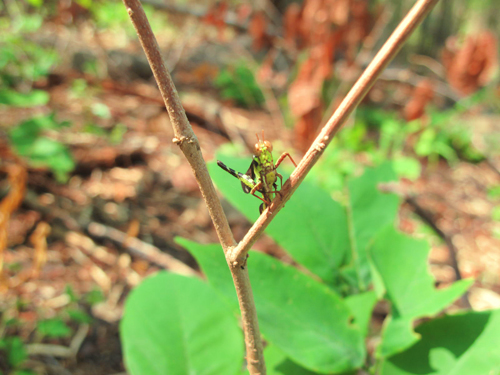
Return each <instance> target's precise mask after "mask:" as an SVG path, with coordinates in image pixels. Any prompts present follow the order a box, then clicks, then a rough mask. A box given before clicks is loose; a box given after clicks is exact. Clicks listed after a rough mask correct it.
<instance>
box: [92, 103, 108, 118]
mask: <svg viewBox="0 0 500 375" xmlns="http://www.w3.org/2000/svg"><path fill="white" fill-rule="evenodd" d="M91 109H92V113H93V114H94V115H96V116H97V117H100V118H103V119H109V118H111V111H110V110H109V107H108V106H107V105H106V104H104V103H93V104H92V107H91Z"/></svg>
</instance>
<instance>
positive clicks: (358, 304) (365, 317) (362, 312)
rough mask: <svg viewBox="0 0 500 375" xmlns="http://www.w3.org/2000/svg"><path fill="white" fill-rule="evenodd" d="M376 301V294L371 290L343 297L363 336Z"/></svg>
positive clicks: (366, 332)
mask: <svg viewBox="0 0 500 375" xmlns="http://www.w3.org/2000/svg"><path fill="white" fill-rule="evenodd" d="M376 302H377V295H376V294H375V292H374V291H372V290H370V291H369V292H365V293H360V294H353V295H351V296H349V297H346V298H345V303H346V304H347V306H349V309H350V310H351V312H352V313H353V315H354V323H355V324H356V325H357V326H358V327H359V328H360V330H361V334H362V335H363V336H366V335H367V334H368V327H369V325H370V319H371V317H372V310H373V306H375V303H376Z"/></svg>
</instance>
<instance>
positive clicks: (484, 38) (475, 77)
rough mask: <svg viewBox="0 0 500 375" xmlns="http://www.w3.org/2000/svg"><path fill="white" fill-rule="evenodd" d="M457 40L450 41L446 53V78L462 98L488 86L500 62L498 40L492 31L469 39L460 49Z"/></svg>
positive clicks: (449, 39) (455, 38)
mask: <svg viewBox="0 0 500 375" xmlns="http://www.w3.org/2000/svg"><path fill="white" fill-rule="evenodd" d="M458 44H459V43H458V38H457V37H450V38H448V40H447V42H446V48H445V50H444V51H443V53H442V61H443V65H444V66H445V69H446V78H447V79H448V82H449V83H450V85H451V86H452V87H453V88H455V89H456V90H457V91H460V92H461V93H462V94H465V95H469V94H472V93H473V92H475V91H477V90H478V89H479V88H480V87H482V86H484V85H486V84H487V83H488V82H489V81H490V79H491V77H492V73H493V71H494V69H495V68H496V66H497V64H498V62H497V48H498V47H497V46H498V40H497V38H496V36H495V35H494V34H493V33H492V32H490V31H484V32H482V33H481V34H478V35H469V36H467V38H466V39H465V41H464V43H463V44H462V45H461V46H459V45H458Z"/></svg>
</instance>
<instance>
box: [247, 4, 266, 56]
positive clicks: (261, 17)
mask: <svg viewBox="0 0 500 375" xmlns="http://www.w3.org/2000/svg"><path fill="white" fill-rule="evenodd" d="M266 30H267V18H266V16H265V14H264V13H262V12H256V13H255V14H254V15H253V16H252V19H251V20H250V25H249V26H248V33H249V34H250V35H251V36H252V38H253V43H252V48H253V49H254V51H259V50H260V49H262V48H263V47H265V46H266V45H267V44H268V43H269V37H268V35H267V31H266Z"/></svg>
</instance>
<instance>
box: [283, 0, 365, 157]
mask: <svg viewBox="0 0 500 375" xmlns="http://www.w3.org/2000/svg"><path fill="white" fill-rule="evenodd" d="M371 24H372V17H371V15H370V13H369V11H368V6H367V2H365V1H361V0H305V1H304V3H303V4H302V7H299V6H298V5H297V4H292V5H290V7H289V8H288V9H287V11H286V13H285V21H284V36H285V42H286V44H287V45H288V46H292V47H294V48H297V49H307V50H309V56H308V58H307V60H306V61H305V62H304V63H303V64H302V66H301V67H300V69H299V73H298V75H297V77H296V78H295V80H294V82H293V83H292V85H291V86H290V89H289V91H288V99H289V105H290V109H291V111H292V113H293V114H294V115H295V116H296V117H297V118H298V122H297V124H296V126H295V139H296V141H297V144H296V146H297V147H298V148H299V149H301V150H303V151H305V150H306V149H307V148H308V147H309V145H310V143H311V141H312V140H313V139H314V137H315V135H316V131H317V128H318V127H319V125H320V120H321V115H320V113H321V111H322V108H323V103H322V100H321V90H322V87H323V83H324V81H325V80H326V79H329V78H331V76H332V74H333V65H334V58H335V55H336V54H343V55H344V58H345V60H346V61H347V63H352V62H353V61H354V57H355V54H356V50H357V48H358V46H359V44H360V43H361V42H362V40H363V39H364V38H365V37H366V36H367V35H368V33H369V30H370V29H371Z"/></svg>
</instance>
